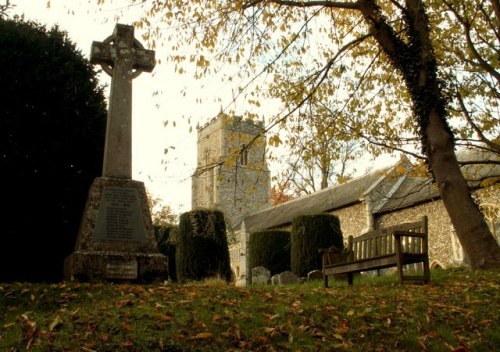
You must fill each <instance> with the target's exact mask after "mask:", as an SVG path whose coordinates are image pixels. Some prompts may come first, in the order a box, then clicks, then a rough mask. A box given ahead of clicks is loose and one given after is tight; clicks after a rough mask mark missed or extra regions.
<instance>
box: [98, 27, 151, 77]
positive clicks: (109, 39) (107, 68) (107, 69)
mask: <svg viewBox="0 0 500 352" xmlns="http://www.w3.org/2000/svg"><path fill="white" fill-rule="evenodd" d="M115 39H116V35H115V34H112V35H110V36H109V37H107V38H106V39H104V40H103V41H102V42H103V44H107V45H111V46H113V45H114V43H115ZM136 49H144V45H142V44H141V42H139V41H138V40H137V39H135V38H134V41H133V43H132V48H130V50H136ZM100 65H101V67H102V69H103V70H104V72H106V73H107V74H108V75H110V76H113V64H109V63H106V62H101V63H100ZM142 72H143V70H142V69H138V68H136V67H132V73H131V76H132V78H136V77H137V76H139V75H140V74H141V73H142Z"/></svg>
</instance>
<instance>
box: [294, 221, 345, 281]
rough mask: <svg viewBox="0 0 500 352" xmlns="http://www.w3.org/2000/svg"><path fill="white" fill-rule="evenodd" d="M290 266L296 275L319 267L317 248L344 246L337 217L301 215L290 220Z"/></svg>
mask: <svg viewBox="0 0 500 352" xmlns="http://www.w3.org/2000/svg"><path fill="white" fill-rule="evenodd" d="M291 245H292V246H291V267H292V271H293V273H295V274H296V275H298V276H306V275H307V273H308V272H310V271H312V270H317V269H321V256H320V255H319V253H318V249H321V248H328V247H331V246H335V247H337V248H339V249H343V248H344V239H343V237H342V231H341V229H340V221H339V218H338V217H336V216H335V215H331V214H316V215H302V216H298V217H296V218H294V219H293V220H292V230H291Z"/></svg>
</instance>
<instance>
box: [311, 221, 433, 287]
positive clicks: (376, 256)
mask: <svg viewBox="0 0 500 352" xmlns="http://www.w3.org/2000/svg"><path fill="white" fill-rule="evenodd" d="M427 241H428V230H427V217H426V216H424V217H422V220H421V221H417V222H411V223H405V224H400V225H396V226H391V227H388V228H383V229H378V230H373V231H370V232H368V233H365V234H364V235H361V236H359V237H353V236H349V237H348V241H347V248H346V249H344V250H343V251H342V252H341V251H339V250H335V249H327V250H320V252H321V254H322V266H323V270H322V271H323V278H324V286H325V287H328V276H329V275H340V274H346V276H347V281H348V283H349V285H352V283H353V274H355V273H359V272H362V271H369V270H379V269H384V268H390V267H397V272H398V274H399V282H400V283H403V282H404V281H419V282H424V283H427V282H429V281H430V271H429V254H428V245H427ZM415 263H422V265H423V274H422V275H413V276H412V275H404V273H403V266H404V265H408V264H415Z"/></svg>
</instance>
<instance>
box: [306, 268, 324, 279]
mask: <svg viewBox="0 0 500 352" xmlns="http://www.w3.org/2000/svg"><path fill="white" fill-rule="evenodd" d="M315 280H323V272H322V271H321V270H313V271H310V272H309V273H308V274H307V281H315Z"/></svg>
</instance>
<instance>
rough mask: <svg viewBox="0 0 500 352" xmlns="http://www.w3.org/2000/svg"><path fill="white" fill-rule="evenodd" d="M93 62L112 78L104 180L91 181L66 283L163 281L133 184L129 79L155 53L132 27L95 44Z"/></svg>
mask: <svg viewBox="0 0 500 352" xmlns="http://www.w3.org/2000/svg"><path fill="white" fill-rule="evenodd" d="M91 62H92V63H95V64H100V65H102V67H103V69H104V71H106V72H107V73H108V74H109V75H110V76H111V93H110V98H109V108H108V121H107V127H106V142H105V147H104V164H103V177H98V178H96V179H95V180H94V182H93V183H92V186H91V188H90V191H89V195H88V198H87V204H86V206H85V211H84V214H83V217H82V222H81V224H80V230H79V232H78V237H77V241H76V245H75V251H74V252H73V253H72V254H71V255H70V256H69V257H68V258H66V261H65V266H64V271H65V272H64V274H65V279H66V280H79V281H87V280H90V281H94V280H111V281H120V280H127V281H135V282H152V281H163V280H165V279H166V278H167V271H168V268H167V258H166V257H165V256H164V255H162V254H160V253H159V252H158V248H157V245H156V241H155V238H154V234H153V225H152V222H151V213H150V211H149V207H148V201H147V195H146V189H145V187H144V183H142V182H139V181H134V180H132V179H131V178H132V79H134V78H135V77H137V76H138V75H139V74H140V73H141V72H142V71H147V72H151V71H152V69H153V67H154V65H155V58H154V51H152V50H146V49H144V48H143V46H142V45H141V44H140V43H139V42H138V41H137V39H135V38H134V28H133V27H132V26H127V25H122V24H117V25H116V27H115V30H114V33H113V35H111V36H110V37H108V38H107V39H106V40H104V41H103V42H102V43H99V42H94V43H93V44H92V49H91Z"/></svg>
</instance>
